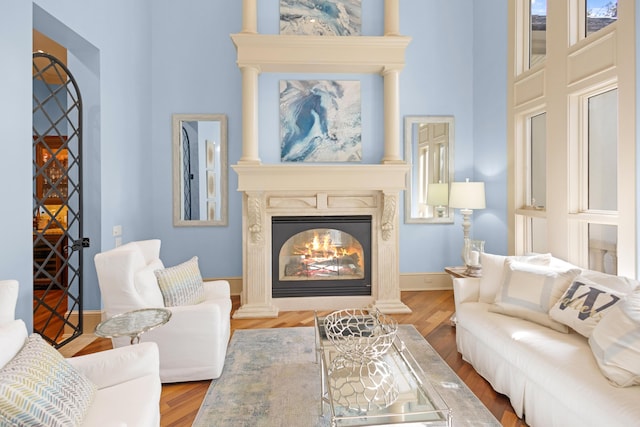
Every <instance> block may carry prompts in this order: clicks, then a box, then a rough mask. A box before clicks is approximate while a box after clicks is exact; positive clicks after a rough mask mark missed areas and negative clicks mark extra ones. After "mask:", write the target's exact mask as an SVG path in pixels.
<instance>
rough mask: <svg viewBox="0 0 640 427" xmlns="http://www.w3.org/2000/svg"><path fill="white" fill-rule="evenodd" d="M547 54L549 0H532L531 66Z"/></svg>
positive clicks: (530, 30)
mask: <svg viewBox="0 0 640 427" xmlns="http://www.w3.org/2000/svg"><path fill="white" fill-rule="evenodd" d="M546 54H547V0H531V3H530V5H529V68H533V67H534V66H535V65H536V64H539V63H541V62H542V61H543V60H544V57H545V55H546Z"/></svg>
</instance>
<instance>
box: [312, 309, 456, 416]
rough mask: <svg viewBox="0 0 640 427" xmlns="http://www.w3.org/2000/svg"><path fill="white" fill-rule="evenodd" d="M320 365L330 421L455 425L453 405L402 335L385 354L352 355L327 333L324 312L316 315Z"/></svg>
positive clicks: (322, 406)
mask: <svg viewBox="0 0 640 427" xmlns="http://www.w3.org/2000/svg"><path fill="white" fill-rule="evenodd" d="M315 332H316V352H317V353H316V354H317V359H319V362H320V365H321V370H320V372H321V403H320V405H321V408H320V409H321V412H322V413H323V414H324V413H325V405H327V406H328V407H329V410H330V416H331V426H332V427H341V426H373V425H387V424H414V425H421V426H448V427H451V425H452V419H451V409H450V408H449V407H448V406H447V404H446V403H445V401H444V400H443V399H442V397H441V396H440V395H439V393H438V392H437V391H436V390H435V388H434V387H433V386H432V385H431V382H430V381H429V380H428V379H427V377H426V375H425V373H424V372H423V370H422V368H421V367H420V365H419V364H418V363H417V362H416V360H415V358H414V357H413V355H412V354H411V353H410V352H409V350H408V349H407V348H406V346H405V344H404V343H403V342H402V341H401V340H400V339H399V338H398V337H395V338H394V339H393V343H392V345H391V346H390V347H389V349H388V350H387V351H386V352H384V353H383V354H382V355H380V356H378V357H373V358H360V359H359V358H354V357H352V356H349V355H347V356H348V357H345V354H344V353H342V352H340V351H339V350H338V349H337V347H336V346H335V344H334V343H333V342H332V341H331V340H330V339H329V338H328V337H327V333H326V330H325V317H319V316H318V315H317V314H316V316H315Z"/></svg>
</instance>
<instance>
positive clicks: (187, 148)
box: [172, 114, 228, 227]
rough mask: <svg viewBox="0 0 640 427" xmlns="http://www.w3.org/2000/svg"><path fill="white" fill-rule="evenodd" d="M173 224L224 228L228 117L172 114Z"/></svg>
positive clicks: (220, 115)
mask: <svg viewBox="0 0 640 427" xmlns="http://www.w3.org/2000/svg"><path fill="white" fill-rule="evenodd" d="M172 129H173V225H174V226H181V227H182V226H184V227H192V226H226V225H227V221H228V219H227V116H226V115H224V114H174V115H173V116H172Z"/></svg>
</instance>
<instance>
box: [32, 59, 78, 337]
mask: <svg viewBox="0 0 640 427" xmlns="http://www.w3.org/2000/svg"><path fill="white" fill-rule="evenodd" d="M33 171H34V172H33V287H34V289H33V329H34V332H37V333H39V334H40V335H42V337H43V338H45V339H46V340H47V341H49V342H50V343H51V344H52V345H53V346H55V347H56V348H59V347H62V346H63V345H65V344H67V343H68V342H70V341H71V340H73V339H75V338H76V337H78V336H80V335H81V334H82V248H83V247H88V246H89V239H85V238H83V237H82V186H81V180H82V179H81V178H82V99H81V97H80V91H79V90H78V85H77V84H76V81H75V79H74V78H73V76H72V75H71V73H70V72H69V70H68V69H67V67H66V66H65V65H64V64H63V63H62V62H61V61H60V60H58V59H57V58H55V57H54V56H51V55H49V54H47V53H43V52H35V53H34V54H33Z"/></svg>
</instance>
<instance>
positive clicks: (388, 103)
mask: <svg viewBox="0 0 640 427" xmlns="http://www.w3.org/2000/svg"><path fill="white" fill-rule="evenodd" d="M382 75H383V77H384V156H383V157H382V163H400V162H403V160H402V157H401V156H400V118H399V114H400V113H399V111H400V95H399V91H400V85H399V81H400V72H399V71H398V70H395V69H392V70H387V71H385V72H383V74H382Z"/></svg>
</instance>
